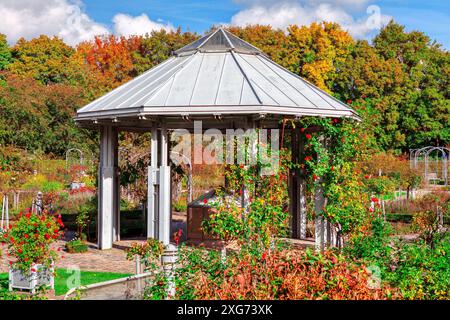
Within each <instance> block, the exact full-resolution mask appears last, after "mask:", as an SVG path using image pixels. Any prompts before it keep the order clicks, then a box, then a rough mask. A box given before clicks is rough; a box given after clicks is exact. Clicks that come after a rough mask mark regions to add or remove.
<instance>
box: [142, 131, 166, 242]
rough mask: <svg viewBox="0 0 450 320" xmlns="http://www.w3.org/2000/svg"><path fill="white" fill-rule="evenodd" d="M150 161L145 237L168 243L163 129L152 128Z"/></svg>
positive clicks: (164, 135)
mask: <svg viewBox="0 0 450 320" xmlns="http://www.w3.org/2000/svg"><path fill="white" fill-rule="evenodd" d="M151 139H152V140H151V153H152V154H151V160H150V164H151V165H150V167H148V180H147V187H148V189H147V190H148V191H147V192H148V217H147V237H148V238H155V239H158V240H160V241H162V242H163V243H164V244H165V245H167V244H169V242H170V221H171V213H170V207H171V196H170V192H171V179H170V165H169V137H168V132H167V129H166V128H165V127H163V128H161V129H160V130H158V129H157V128H156V127H153V128H152V138H151Z"/></svg>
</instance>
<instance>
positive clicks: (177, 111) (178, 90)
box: [76, 29, 359, 122]
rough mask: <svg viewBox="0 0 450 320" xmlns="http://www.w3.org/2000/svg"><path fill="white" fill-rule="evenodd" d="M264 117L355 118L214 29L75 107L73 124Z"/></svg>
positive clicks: (326, 96) (323, 94) (346, 108)
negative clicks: (159, 118)
mask: <svg viewBox="0 0 450 320" xmlns="http://www.w3.org/2000/svg"><path fill="white" fill-rule="evenodd" d="M267 114H271V115H291V116H323V117H351V118H354V119H357V120H358V119H359V117H358V115H357V113H356V112H355V111H354V110H352V109H351V108H350V107H349V106H347V105H346V104H344V103H342V102H340V101H339V100H337V99H335V98H334V97H332V96H331V95H329V94H327V93H326V92H324V91H322V90H321V89H319V88H317V87H315V86H314V85H312V84H310V83H309V82H307V81H306V80H304V79H302V78H301V77H299V76H297V75H295V74H293V73H291V72H290V71H288V70H286V69H285V68H283V67H281V66H280V65H278V64H276V63H275V62H273V61H271V60H270V59H268V58H267V57H266V56H265V55H264V54H263V53H262V52H261V51H260V50H258V49H257V48H255V47H254V46H252V45H250V44H249V43H247V42H245V41H243V40H241V39H239V38H238V37H236V36H234V35H233V34H231V33H229V32H228V31H226V30H224V29H217V30H215V31H213V32H212V33H210V34H209V35H206V36H204V37H203V38H200V39H199V40H197V41H194V42H192V43H191V44H189V45H187V46H185V47H183V48H181V49H179V50H177V51H175V52H174V56H172V57H171V58H169V59H168V60H166V61H165V62H163V63H161V64H159V65H157V66H155V67H154V68H152V69H150V70H148V71H146V72H144V73H143V74H142V75H140V76H138V77H136V78H135V79H133V80H131V81H129V82H127V83H125V84H123V85H122V86H120V87H118V88H116V89H114V90H112V91H111V92H109V93H108V94H106V95H104V96H102V97H100V98H99V99H97V100H95V101H93V102H91V103H89V104H88V105H86V106H84V107H83V108H81V109H79V110H78V111H77V117H76V121H78V122H85V121H95V120H102V119H105V120H106V119H116V120H117V119H120V118H127V119H133V118H139V117H145V116H167V117H188V116H189V117H190V116H194V117H195V116H206V115H211V116H212V115H215V116H217V115H221V116H222V115H223V116H224V117H227V116H243V115H267Z"/></svg>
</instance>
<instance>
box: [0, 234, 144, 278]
mask: <svg viewBox="0 0 450 320" xmlns="http://www.w3.org/2000/svg"><path fill="white" fill-rule="evenodd" d="M132 242H136V240H127V241H121V242H119V243H116V244H115V245H114V248H113V249H110V250H98V249H96V245H95V244H93V243H90V244H89V250H88V252H85V253H67V252H65V251H63V250H64V243H65V242H64V241H58V242H57V243H56V244H55V248H58V247H60V248H61V251H60V252H58V255H59V259H58V261H57V262H56V267H57V268H67V267H69V266H78V267H79V268H80V269H81V270H85V271H107V272H117V273H132V274H134V273H135V263H134V261H128V260H126V258H125V256H126V254H125V251H124V249H125V248H126V247H128V246H129V245H130V244H131V243H132ZM119 248H120V249H119ZM2 251H3V256H2V257H1V258H2V259H1V260H0V272H8V260H7V257H6V246H4V247H3V248H2Z"/></svg>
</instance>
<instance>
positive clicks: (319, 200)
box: [314, 136, 328, 250]
mask: <svg viewBox="0 0 450 320" xmlns="http://www.w3.org/2000/svg"><path fill="white" fill-rule="evenodd" d="M321 141H322V143H324V137H323V136H322V137H321ZM322 182H323V181H322V177H319V179H318V180H317V181H316V192H315V195H314V210H315V213H316V219H315V240H316V250H323V249H324V248H325V243H326V241H327V238H328V236H327V233H328V232H327V222H326V221H325V219H324V217H323V215H322V214H321V212H322V210H323V208H324V206H325V197H324V194H323V187H322Z"/></svg>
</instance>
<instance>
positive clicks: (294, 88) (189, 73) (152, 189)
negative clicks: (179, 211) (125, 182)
mask: <svg viewBox="0 0 450 320" xmlns="http://www.w3.org/2000/svg"><path fill="white" fill-rule="evenodd" d="M302 116H314V117H333V118H339V117H349V118H353V119H355V120H359V119H360V118H359V116H358V115H357V114H356V112H355V111H354V110H352V109H351V108H350V107H348V106H347V105H346V104H344V103H342V102H340V101H338V100H337V99H335V98H333V97H332V96H330V95H328V94H327V93H326V92H324V91H322V90H320V89H319V88H317V87H315V86H313V85H312V84H310V83H309V82H307V81H305V80H304V79H302V78H301V77H299V76H297V75H295V74H293V73H291V72H290V71H288V70H286V69H284V68H283V67H281V66H279V65H278V64H276V63H275V62H273V61H271V60H270V59H269V58H268V57H267V56H266V55H265V54H264V53H262V52H261V51H260V50H259V49H257V48H255V47H254V46H252V45H250V44H249V43H247V42H245V41H243V40H242V39H239V38H238V37H236V36H234V35H233V34H231V33H230V32H228V31H226V30H224V29H222V28H219V29H216V30H214V31H212V32H211V33H209V34H208V35H206V36H204V37H202V38H200V39H199V40H196V41H194V42H192V43H191V44H188V45H186V46H185V47H183V48H181V49H179V50H177V51H175V52H174V53H173V55H172V57H170V58H169V59H167V60H166V61H164V62H162V63H161V64H159V65H157V66H155V67H153V68H152V69H150V70H148V71H146V72H144V73H143V74H142V75H140V76H138V77H136V78H135V79H133V80H131V81H129V82H127V83H126V84H124V85H122V86H120V87H118V88H116V89H114V90H113V91H111V92H109V93H108V94H106V95H104V96H102V97H100V98H99V99H97V100H95V101H93V102H91V103H90V104H88V105H86V106H85V107H83V108H81V109H79V110H78V111H77V115H76V118H75V120H76V122H77V123H78V124H79V125H80V126H81V127H84V128H89V129H92V130H98V131H100V168H99V185H98V199H99V204H98V214H99V217H98V218H99V219H98V225H99V236H98V239H99V248H101V249H109V248H111V247H112V243H113V242H114V241H116V240H117V239H119V227H118V226H119V221H118V220H119V219H118V218H119V206H118V203H119V192H118V191H119V187H118V168H117V167H118V162H117V158H118V154H117V153H118V150H117V149H118V132H119V131H137V132H139V131H141V132H142V131H143V132H148V131H150V132H151V148H150V149H151V150H149V152H150V154H151V160H150V163H151V164H150V166H149V167H148V213H147V215H148V217H147V221H148V225H147V235H148V237H152V238H157V239H159V240H161V241H163V242H164V243H165V244H168V243H169V241H170V221H171V203H170V199H171V197H170V192H171V190H170V189H171V186H170V174H171V172H170V165H169V153H170V150H169V149H170V148H169V138H170V132H171V130H175V129H184V130H186V131H187V132H190V133H192V132H194V133H195V132H196V130H200V132H201V133H203V132H205V131H206V130H215V132H225V130H227V129H243V130H246V129H250V128H261V129H267V130H278V129H279V126H280V122H282V120H285V119H289V118H292V119H295V118H299V117H302ZM199 126H200V128H199ZM293 131H294V132H293V137H294V139H293V140H294V144H293V149H292V150H293V158H294V159H300V157H301V154H302V146H301V145H300V139H299V130H293ZM197 132H198V131H197ZM195 139H196V136H195V135H194V144H195ZM195 157H196V155H195V154H194V159H195ZM289 182H290V206H291V208H290V210H291V218H292V219H291V220H292V223H291V229H292V235H293V236H294V237H299V238H301V237H304V236H305V234H304V232H305V223H304V222H305V219H306V210H305V206H304V202H305V201H304V200H305V199H304V184H303V179H302V177H301V176H300V175H299V174H296V172H291V177H290V179H289ZM319 193H320V190H319ZM323 205H324V197H323V195H321V194H319V195H318V196H317V197H316V207H317V208H318V209H317V210H319V211H320V210H321V209H322V208H323ZM328 229H329V224H327V223H326V221H323V220H322V219H321V217H320V216H318V218H317V220H316V245H319V246H323V244H324V243H326V242H329V241H330V232H329V230H328Z"/></svg>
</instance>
